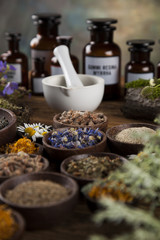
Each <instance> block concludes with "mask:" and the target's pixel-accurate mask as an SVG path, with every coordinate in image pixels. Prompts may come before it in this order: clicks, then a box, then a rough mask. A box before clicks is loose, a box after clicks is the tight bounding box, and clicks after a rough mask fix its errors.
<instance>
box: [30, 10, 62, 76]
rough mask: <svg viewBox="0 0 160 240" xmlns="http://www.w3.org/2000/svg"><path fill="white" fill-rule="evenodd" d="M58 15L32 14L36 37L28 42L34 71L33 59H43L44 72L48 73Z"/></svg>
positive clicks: (56, 33) (54, 42)
mask: <svg viewBox="0 0 160 240" xmlns="http://www.w3.org/2000/svg"><path fill="white" fill-rule="evenodd" d="M60 18H61V15H60V14H47V13H46V14H42V13H41V14H34V15H32V19H33V22H34V24H35V25H37V35H36V37H35V38H33V39H32V40H31V42H30V47H31V58H32V70H34V59H35V58H42V57H44V58H45V70H46V71H47V72H48V73H50V62H51V57H52V56H53V49H54V48H55V46H56V36H58V25H59V24H60Z"/></svg>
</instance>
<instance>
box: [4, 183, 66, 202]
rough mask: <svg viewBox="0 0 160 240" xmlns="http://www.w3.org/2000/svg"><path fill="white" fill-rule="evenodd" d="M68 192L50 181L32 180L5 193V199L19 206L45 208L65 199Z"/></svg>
mask: <svg viewBox="0 0 160 240" xmlns="http://www.w3.org/2000/svg"><path fill="white" fill-rule="evenodd" d="M69 194H70V191H69V190H68V189H67V188H65V187H64V186H62V185H61V184H59V183H56V182H52V181H50V180H33V181H27V182H23V183H20V184H18V185H17V186H16V187H15V188H14V189H11V190H8V191H7V192H6V195H5V198H6V199H7V200H8V201H10V202H12V203H16V204H18V205H21V206H46V205H48V204H53V203H58V202H59V201H61V200H63V199H65V198H66V197H68V195H69Z"/></svg>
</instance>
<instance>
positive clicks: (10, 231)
mask: <svg viewBox="0 0 160 240" xmlns="http://www.w3.org/2000/svg"><path fill="white" fill-rule="evenodd" d="M17 229H18V225H17V223H16V222H15V220H14V218H13V217H12V211H11V210H10V209H8V208H7V206H5V205H1V206H0V240H10V239H11V238H12V237H13V235H14V234H15V232H16V231H17Z"/></svg>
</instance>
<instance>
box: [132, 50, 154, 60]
mask: <svg viewBox="0 0 160 240" xmlns="http://www.w3.org/2000/svg"><path fill="white" fill-rule="evenodd" d="M149 60H150V52H139V51H138V52H131V61H134V62H148V61H149Z"/></svg>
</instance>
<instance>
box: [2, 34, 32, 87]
mask: <svg viewBox="0 0 160 240" xmlns="http://www.w3.org/2000/svg"><path fill="white" fill-rule="evenodd" d="M20 39H21V34H20V33H6V40H7V41H8V51H7V52H6V53H3V54H2V55H1V59H2V60H3V61H6V62H7V63H8V64H11V65H12V66H14V68H15V70H10V71H9V73H8V75H7V78H8V81H12V82H17V83H18V84H19V85H20V86H24V87H26V88H28V59H27V57H26V55H25V54H24V53H22V52H20V50H19V41H20Z"/></svg>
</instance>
